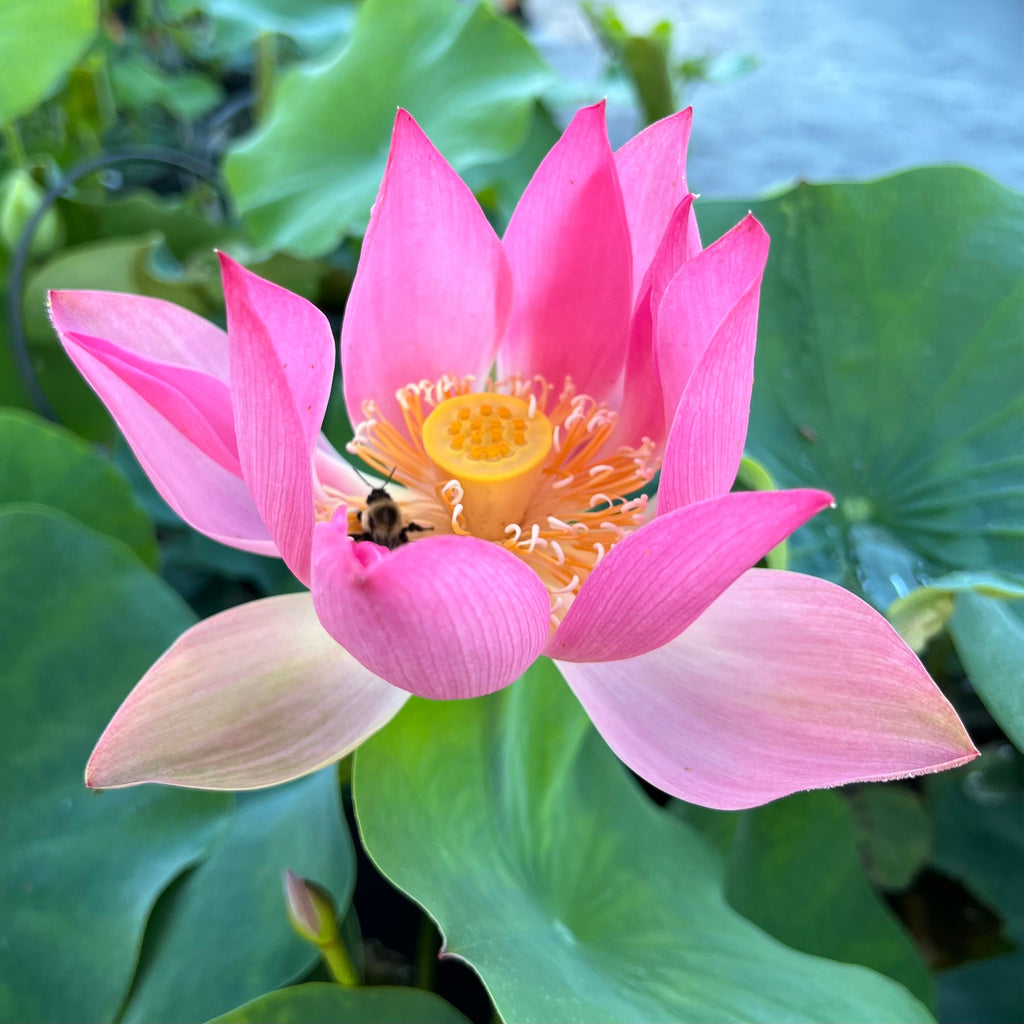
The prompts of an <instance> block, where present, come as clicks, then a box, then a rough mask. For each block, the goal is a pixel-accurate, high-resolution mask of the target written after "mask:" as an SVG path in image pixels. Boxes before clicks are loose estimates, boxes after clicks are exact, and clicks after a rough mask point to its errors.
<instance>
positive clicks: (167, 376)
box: [67, 331, 242, 477]
mask: <svg viewBox="0 0 1024 1024" xmlns="http://www.w3.org/2000/svg"><path fill="white" fill-rule="evenodd" d="M67 340H68V341H69V342H71V343H72V344H74V345H76V346H77V347H78V348H79V349H82V350H84V351H85V352H88V353H89V354H90V355H91V356H93V357H94V358H95V359H97V360H98V361H99V362H101V363H103V364H104V365H105V366H106V367H107V368H108V369H110V370H112V371H113V372H114V373H115V374H117V376H118V377H120V378H121V380H122V381H123V382H124V384H125V385H126V386H127V387H129V388H130V389H131V390H133V391H135V392H136V393H137V394H138V395H139V396H140V397H141V398H142V399H143V400H144V401H146V402H147V403H148V404H149V405H150V406H151V407H152V408H153V411H154V412H156V413H158V414H159V415H161V416H163V418H164V419H165V420H167V421H168V423H170V424H171V426H173V427H176V428H177V429H178V430H179V431H180V432H181V433H182V434H183V435H184V436H185V437H186V438H187V439H188V440H189V441H191V442H192V444H194V445H195V446H196V447H197V448H199V449H200V450H201V451H203V452H205V453H206V454H207V455H209V456H210V458H211V459H213V460H214V462H216V463H218V464H219V465H221V466H223V467H224V468H225V469H226V470H227V471H228V472H229V473H231V474H233V475H234V476H237V477H241V475H242V470H241V467H240V466H239V464H238V445H237V444H236V442H235V421H234V417H233V415H232V410H231V389H230V388H229V387H228V385H227V384H226V383H225V382H224V381H222V380H221V379H220V378H219V377H212V376H210V375H209V374H207V373H203V372H202V371H201V370H193V369H192V368H191V367H188V366H175V365H173V364H172V363H165V362H161V361H159V360H156V359H150V358H148V357H147V356H144V355H140V354H139V353H137V352H132V351H130V350H128V349H126V348H122V347H121V346H120V345H116V344H114V342H112V341H108V340H107V339H105V338H92V337H89V336H88V335H86V334H79V333H77V332H76V331H70V332H69V333H68V335H67Z"/></svg>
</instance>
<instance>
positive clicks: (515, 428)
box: [421, 392, 553, 541]
mask: <svg viewBox="0 0 1024 1024" xmlns="http://www.w3.org/2000/svg"><path fill="white" fill-rule="evenodd" d="M510 421H511V422H510ZM467 425H468V426H467ZM421 437H422V440H423V449H424V451H425V452H426V454H427V457H428V458H429V459H430V461H431V462H433V463H434V465H435V466H437V467H438V468H439V469H440V470H442V472H443V473H445V474H446V475H447V476H450V477H452V478H454V479H457V480H458V481H459V483H460V484H461V485H462V499H461V500H462V506H463V508H462V514H463V520H464V523H465V527H466V529H467V530H468V531H469V532H470V533H473V534H475V535H476V536H477V537H484V538H486V539H487V540H497V541H503V540H504V539H505V527H506V526H507V525H508V523H509V522H515V521H516V520H517V519H519V517H520V516H521V515H522V513H523V511H524V510H525V509H526V507H527V505H528V504H529V503H530V500H531V499H532V497H533V495H534V493H535V491H536V489H537V482H538V479H539V477H540V473H541V470H542V469H543V466H544V461H545V459H546V458H547V457H548V454H549V453H550V451H551V444H552V438H553V430H552V427H551V421H550V420H549V419H548V418H547V416H545V415H544V413H542V412H540V411H539V410H537V409H533V410H532V415H531V408H530V403H529V402H527V401H526V400H524V399H522V398H518V397H516V396H515V395H501V394H494V393H488V392H483V393H478V394H465V395H456V396H454V397H452V398H446V399H445V400H444V401H442V402H440V403H439V404H438V405H437V407H436V408H435V409H434V410H433V411H432V412H431V413H430V415H429V416H428V417H427V418H426V420H425V421H424V423H423V428H422V431H421Z"/></svg>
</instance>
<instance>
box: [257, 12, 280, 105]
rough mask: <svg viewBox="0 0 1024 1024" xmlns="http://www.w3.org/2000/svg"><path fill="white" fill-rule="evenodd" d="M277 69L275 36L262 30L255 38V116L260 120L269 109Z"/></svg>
mask: <svg viewBox="0 0 1024 1024" xmlns="http://www.w3.org/2000/svg"><path fill="white" fill-rule="evenodd" d="M276 71H277V37H276V36H275V35H274V34H273V33H272V32H264V33H263V34H262V35H261V36H260V37H259V39H257V40H256V75H255V78H256V83H255V84H256V117H257V119H258V120H259V121H262V120H263V119H264V118H265V117H266V116H267V111H268V110H269V109H270V102H271V100H272V99H273V94H274V76H275V73H276Z"/></svg>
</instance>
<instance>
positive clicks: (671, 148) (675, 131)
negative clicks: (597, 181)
mask: <svg viewBox="0 0 1024 1024" xmlns="http://www.w3.org/2000/svg"><path fill="white" fill-rule="evenodd" d="M692 121H693V109H692V108H691V107H687V108H686V109H685V110H681V111H680V112H679V113H678V114H672V115H671V116H669V117H665V118H662V120H660V121H656V122H655V123H654V124H652V125H651V126H650V127H649V128H645V129H644V130H643V131H642V132H641V133H640V134H639V135H636V136H634V137H633V138H632V139H630V140H629V142H627V143H626V144H625V145H624V146H623V147H622V148H621V149H619V150H617V151H616V153H615V169H616V171H617V172H618V176H619V185H620V187H621V189H622V199H623V202H624V204H625V208H626V222H627V223H628V225H629V240H630V243H631V246H632V251H633V292H634V299H635V298H636V297H637V296H639V295H640V294H641V292H642V288H641V285H642V283H643V279H644V276H645V273H646V271H647V269H648V267H650V265H651V263H652V262H653V261H654V256H655V253H657V251H658V248H659V247H660V245H661V242H662V238H663V237H664V235H665V230H666V228H667V227H668V225H669V221H670V220H671V219H672V216H673V213H674V211H675V210H676V209H677V208H678V206H679V203H680V202H681V201H682V199H683V197H684V196H685V195H686V194H687V192H688V189H687V187H686V147H687V145H688V144H689V141H690V125H691V123H692ZM686 219H687V221H688V222H689V225H688V226H689V233H690V236H691V238H692V239H693V241H694V242H695V243H696V251H698V252H699V251H700V237H699V235H698V234H697V220H696V218H695V217H694V215H693V209H692V208H689V209H687V211H686Z"/></svg>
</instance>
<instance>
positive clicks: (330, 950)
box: [320, 939, 359, 988]
mask: <svg viewBox="0 0 1024 1024" xmlns="http://www.w3.org/2000/svg"><path fill="white" fill-rule="evenodd" d="M320 953H321V955H322V956H323V958H324V963H325V964H326V965H327V970H328V971H330V974H331V977H332V978H333V979H334V980H335V981H336V982H337V983H338V984H339V985H340V986H341V987H342V988H358V987H359V974H358V972H357V971H356V968H355V964H353V963H352V959H351V957H350V956H349V955H348V950H347V949H346V948H345V943H344V942H342V941H341V939H337V940H336V941H334V942H331V943H329V944H327V945H324V946H321V947H320Z"/></svg>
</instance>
